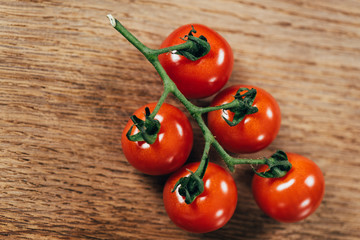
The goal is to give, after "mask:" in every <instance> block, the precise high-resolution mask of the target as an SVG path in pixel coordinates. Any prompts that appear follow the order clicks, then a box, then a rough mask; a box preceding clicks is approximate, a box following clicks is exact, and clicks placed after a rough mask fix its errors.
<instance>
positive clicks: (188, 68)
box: [159, 24, 234, 99]
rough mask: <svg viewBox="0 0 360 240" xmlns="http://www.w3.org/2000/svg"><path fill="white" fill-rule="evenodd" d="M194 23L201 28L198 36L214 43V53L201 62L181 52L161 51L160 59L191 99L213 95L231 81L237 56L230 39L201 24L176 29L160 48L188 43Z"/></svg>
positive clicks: (198, 29) (177, 84) (211, 50)
mask: <svg viewBox="0 0 360 240" xmlns="http://www.w3.org/2000/svg"><path fill="white" fill-rule="evenodd" d="M191 25H193V26H194V28H195V30H196V31H197V32H196V33H195V34H194V36H195V37H199V36H200V35H203V36H205V37H206V38H207V41H208V43H209V44H210V48H211V49H210V52H209V53H208V54H206V55H205V56H203V57H201V58H200V59H198V60H197V61H191V60H189V59H187V58H186V57H184V56H180V55H177V54H171V53H167V54H161V55H159V61H160V63H161V65H162V66H163V67H164V69H165V71H166V73H167V74H168V75H169V77H170V78H171V79H172V80H173V81H174V83H175V84H176V86H177V87H178V89H179V90H180V92H182V94H184V95H185V97H186V98H188V99H199V98H205V97H209V96H211V95H213V94H215V93H216V92H218V91H219V90H220V89H221V88H222V87H223V86H224V85H225V84H226V82H227V81H228V80H229V78H230V75H231V72H232V69H233V65H234V56H233V52H232V50H231V47H230V45H229V44H228V42H227V41H226V40H225V39H224V38H223V37H222V36H221V35H220V34H218V33H217V32H215V31H214V30H212V29H210V28H208V27H206V26H204V25H201V24H188V25H184V26H181V27H179V28H178V29H176V30H174V31H173V32H172V33H171V34H170V35H169V36H168V37H167V38H166V39H165V40H164V42H163V43H162V44H161V46H160V48H165V47H170V46H174V45H178V44H182V43H184V40H182V39H180V38H183V37H184V36H185V35H187V34H189V31H190V30H191Z"/></svg>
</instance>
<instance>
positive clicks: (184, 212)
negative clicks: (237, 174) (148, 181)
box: [163, 162, 237, 233]
mask: <svg viewBox="0 0 360 240" xmlns="http://www.w3.org/2000/svg"><path fill="white" fill-rule="evenodd" d="M198 166H199V162H196V163H190V164H187V165H185V166H184V167H183V168H181V169H179V170H178V171H177V172H175V173H173V175H171V176H170V177H169V179H168V180H167V182H166V184H165V187H164V191H163V200H164V205H165V209H166V212H167V214H168V215H169V217H170V219H171V220H172V221H173V222H174V223H175V224H176V225H177V226H178V227H180V228H182V229H184V230H186V231H189V232H194V233H205V232H211V231H214V230H217V229H219V228H221V227H223V226H224V225H225V224H226V223H227V222H228V221H229V220H230V218H231V217H232V215H233V214H234V211H235V208H236V205H237V188H236V184H235V181H234V179H233V177H232V176H231V175H230V174H229V173H228V172H227V171H226V170H225V169H224V168H222V167H221V166H219V165H217V164H215V163H211V162H210V163H209V165H208V167H207V170H206V172H205V175H204V178H203V181H204V187H205V190H204V192H203V193H202V194H200V195H199V196H198V197H197V198H196V199H195V200H194V202H192V203H191V204H186V203H185V198H184V197H183V196H181V195H180V194H179V193H178V189H177V190H176V191H175V192H173V193H172V192H171V191H172V189H173V188H174V186H175V184H176V182H177V181H178V180H179V179H180V178H181V177H184V176H188V175H189V174H190V173H189V172H188V171H187V169H188V170H190V171H192V172H195V171H196V169H197V167H198Z"/></svg>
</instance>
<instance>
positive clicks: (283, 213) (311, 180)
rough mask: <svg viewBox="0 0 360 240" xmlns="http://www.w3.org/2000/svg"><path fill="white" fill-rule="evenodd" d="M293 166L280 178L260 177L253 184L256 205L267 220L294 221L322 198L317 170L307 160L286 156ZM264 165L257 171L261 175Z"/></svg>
mask: <svg viewBox="0 0 360 240" xmlns="http://www.w3.org/2000/svg"><path fill="white" fill-rule="evenodd" d="M287 156H288V159H289V161H290V163H291V164H292V168H291V169H290V171H289V172H288V173H287V174H286V175H285V176H284V177H282V178H262V177H259V176H257V175H255V176H254V178H253V181H252V191H253V195H254V198H255V201H256V203H257V204H258V205H259V207H260V208H261V209H262V210H263V211H264V212H265V213H266V214H267V215H269V216H270V217H272V218H274V219H276V220H278V221H280V222H297V221H300V220H302V219H304V218H306V217H308V216H309V215H310V214H312V213H313V212H314V211H315V210H316V209H317V208H318V206H319V205H320V203H321V200H322V198H323V196H324V189H325V183H324V177H323V174H322V172H321V170H320V168H319V167H318V166H317V165H316V164H315V163H314V162H313V161H311V160H310V159H308V158H305V157H303V156H301V155H298V154H294V153H287ZM266 169H267V166H265V165H264V166H262V167H261V168H259V170H258V172H263V171H265V170H266Z"/></svg>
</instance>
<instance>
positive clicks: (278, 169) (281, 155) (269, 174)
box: [253, 150, 292, 178]
mask: <svg viewBox="0 0 360 240" xmlns="http://www.w3.org/2000/svg"><path fill="white" fill-rule="evenodd" d="M265 164H266V165H268V167H269V168H268V169H267V170H266V171H265V172H257V171H256V170H255V169H254V168H253V170H254V172H255V174H256V175H258V176H260V177H264V178H280V177H283V176H285V175H286V174H287V173H288V171H290V169H291V167H292V165H291V163H290V162H289V160H288V157H287V155H286V153H285V152H283V151H280V150H278V151H276V153H274V154H273V155H272V156H271V157H270V158H265Z"/></svg>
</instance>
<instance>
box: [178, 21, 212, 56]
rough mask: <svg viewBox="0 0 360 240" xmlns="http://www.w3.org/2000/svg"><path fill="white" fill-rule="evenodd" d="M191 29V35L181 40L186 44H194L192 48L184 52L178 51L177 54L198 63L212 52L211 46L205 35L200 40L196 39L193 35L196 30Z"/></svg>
mask: <svg viewBox="0 0 360 240" xmlns="http://www.w3.org/2000/svg"><path fill="white" fill-rule="evenodd" d="M191 28H192V29H191V30H190V32H189V34H188V35H185V37H184V38H181V39H183V40H184V41H186V42H189V41H190V42H192V43H193V44H192V46H191V47H189V48H187V49H184V50H177V51H176V52H175V54H178V55H181V56H184V57H186V58H187V59H190V60H191V61H196V60H198V59H199V58H201V57H203V56H205V55H206V54H208V53H209V52H210V44H209V43H208V42H207V39H206V37H204V36H203V35H201V36H200V37H198V38H197V37H195V36H194V35H193V33H196V30H195V29H194V27H193V26H191Z"/></svg>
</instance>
